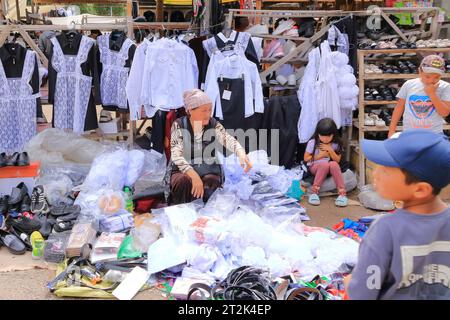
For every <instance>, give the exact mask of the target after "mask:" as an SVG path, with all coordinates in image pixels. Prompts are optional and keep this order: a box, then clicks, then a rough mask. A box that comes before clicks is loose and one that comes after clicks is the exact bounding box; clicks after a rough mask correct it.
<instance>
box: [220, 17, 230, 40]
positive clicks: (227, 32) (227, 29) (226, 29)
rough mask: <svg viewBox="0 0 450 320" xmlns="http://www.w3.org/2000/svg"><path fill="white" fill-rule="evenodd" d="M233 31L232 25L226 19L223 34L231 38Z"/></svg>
mask: <svg viewBox="0 0 450 320" xmlns="http://www.w3.org/2000/svg"><path fill="white" fill-rule="evenodd" d="M231 32H232V30H231V28H230V25H229V24H228V21H224V25H223V29H222V34H223V35H224V36H225V38H229V37H230V35H231Z"/></svg>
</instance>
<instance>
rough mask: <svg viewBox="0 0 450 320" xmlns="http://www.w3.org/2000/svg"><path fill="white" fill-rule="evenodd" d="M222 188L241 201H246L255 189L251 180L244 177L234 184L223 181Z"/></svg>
mask: <svg viewBox="0 0 450 320" xmlns="http://www.w3.org/2000/svg"><path fill="white" fill-rule="evenodd" d="M223 188H224V189H225V190H227V191H230V192H234V193H235V194H237V195H238V197H239V198H240V199H241V200H248V199H249V198H250V196H251V195H252V193H253V190H254V189H255V187H254V185H252V180H251V179H250V178H249V177H246V176H244V177H242V179H241V181H239V182H238V183H236V184H232V183H227V181H225V185H224V186H223Z"/></svg>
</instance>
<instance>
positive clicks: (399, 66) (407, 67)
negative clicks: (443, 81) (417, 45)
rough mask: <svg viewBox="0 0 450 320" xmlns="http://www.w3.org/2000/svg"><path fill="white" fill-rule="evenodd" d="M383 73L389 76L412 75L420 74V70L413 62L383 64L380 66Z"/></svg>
mask: <svg viewBox="0 0 450 320" xmlns="http://www.w3.org/2000/svg"><path fill="white" fill-rule="evenodd" d="M380 68H381V70H382V72H383V73H388V74H411V73H418V70H419V68H418V67H417V65H415V64H414V63H412V62H411V61H402V60H400V61H398V62H396V63H394V64H382V65H381V66H380Z"/></svg>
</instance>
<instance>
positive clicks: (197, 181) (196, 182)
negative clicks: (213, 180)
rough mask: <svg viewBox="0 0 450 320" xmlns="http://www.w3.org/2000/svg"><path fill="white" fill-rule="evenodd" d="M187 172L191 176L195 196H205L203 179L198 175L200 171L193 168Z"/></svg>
mask: <svg viewBox="0 0 450 320" xmlns="http://www.w3.org/2000/svg"><path fill="white" fill-rule="evenodd" d="M186 174H187V175H188V176H189V177H190V178H191V181H192V190H191V194H192V196H193V197H194V198H203V193H204V192H205V190H204V189H203V181H202V179H201V178H200V176H199V175H198V173H197V172H196V171H195V170H194V169H191V170H189V171H188V172H186Z"/></svg>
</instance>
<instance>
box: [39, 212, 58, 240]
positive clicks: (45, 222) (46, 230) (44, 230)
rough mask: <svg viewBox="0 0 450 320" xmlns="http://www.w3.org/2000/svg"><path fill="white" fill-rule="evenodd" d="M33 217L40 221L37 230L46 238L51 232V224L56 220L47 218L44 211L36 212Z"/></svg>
mask: <svg viewBox="0 0 450 320" xmlns="http://www.w3.org/2000/svg"><path fill="white" fill-rule="evenodd" d="M34 219H35V220H38V221H39V222H40V223H41V228H40V229H39V232H40V233H41V234H42V236H43V237H44V238H45V239H47V238H48V236H49V235H50V234H51V233H52V230H53V225H54V224H55V223H56V220H55V219H51V218H49V217H48V216H47V215H46V214H44V213H38V214H36V215H35V216H34Z"/></svg>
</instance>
